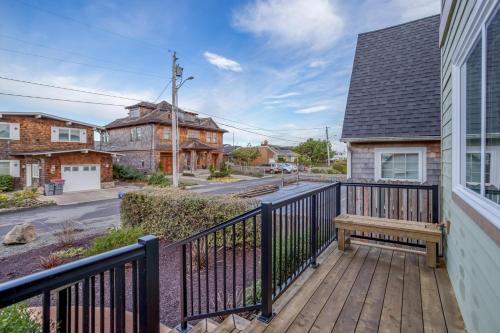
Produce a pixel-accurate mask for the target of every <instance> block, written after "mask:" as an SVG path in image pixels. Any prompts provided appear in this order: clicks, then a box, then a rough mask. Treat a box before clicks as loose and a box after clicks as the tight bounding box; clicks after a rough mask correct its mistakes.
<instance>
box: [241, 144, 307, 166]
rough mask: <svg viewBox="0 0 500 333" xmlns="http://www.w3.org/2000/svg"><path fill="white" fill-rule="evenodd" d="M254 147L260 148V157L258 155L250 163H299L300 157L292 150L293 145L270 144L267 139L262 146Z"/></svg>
mask: <svg viewBox="0 0 500 333" xmlns="http://www.w3.org/2000/svg"><path fill="white" fill-rule="evenodd" d="M254 148H257V149H259V153H260V155H259V157H257V158H256V159H255V160H253V161H252V162H251V163H250V164H251V165H254V166H258V165H263V164H270V163H278V162H280V161H284V162H289V163H297V158H298V157H299V154H297V153H296V152H294V151H292V148H291V147H282V146H276V145H270V144H268V143H267V141H264V142H263V143H261V145H260V146H258V147H254ZM238 149H245V147H241V148H238Z"/></svg>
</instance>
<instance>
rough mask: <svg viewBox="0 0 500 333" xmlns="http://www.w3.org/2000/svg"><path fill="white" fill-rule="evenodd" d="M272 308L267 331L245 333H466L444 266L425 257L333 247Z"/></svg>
mask: <svg viewBox="0 0 500 333" xmlns="http://www.w3.org/2000/svg"><path fill="white" fill-rule="evenodd" d="M318 262H319V263H320V265H319V267H317V268H316V269H313V268H309V269H308V270H306V271H305V272H304V273H303V274H302V275H301V276H300V277H299V278H297V280H296V282H295V283H294V284H293V285H291V286H290V287H289V289H288V290H287V291H286V292H285V293H284V294H283V295H282V296H281V297H280V298H279V299H277V300H276V302H275V303H274V306H273V310H274V312H275V314H276V315H275V317H274V318H273V320H272V321H271V322H270V323H269V324H268V325H267V324H265V323H263V322H261V321H258V320H254V321H253V322H252V323H251V324H250V325H249V326H248V327H247V328H246V329H245V330H244V331H243V332H266V333H268V332H269V333H270V332H465V331H466V330H465V326H464V322H463V319H462V316H461V314H460V310H459V308H458V304H457V301H456V299H455V294H454V291H453V289H452V286H451V284H450V280H449V278H448V273H447V271H446V268H445V267H444V265H443V263H441V264H440V265H438V267H437V268H435V269H432V268H429V267H427V265H426V264H425V256H423V255H421V254H416V253H414V252H412V251H395V250H392V249H388V248H384V247H376V246H367V245H362V244H361V243H357V244H353V245H352V246H351V247H350V248H349V249H347V250H346V251H345V252H342V251H339V250H338V248H337V244H336V243H333V244H332V245H331V246H330V247H329V248H328V249H327V250H325V252H324V253H323V254H322V255H321V256H320V257H319V258H318Z"/></svg>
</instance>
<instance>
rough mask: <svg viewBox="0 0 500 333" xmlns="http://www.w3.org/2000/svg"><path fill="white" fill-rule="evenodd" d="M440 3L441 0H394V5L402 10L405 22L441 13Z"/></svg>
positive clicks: (402, 17)
mask: <svg viewBox="0 0 500 333" xmlns="http://www.w3.org/2000/svg"><path fill="white" fill-rule="evenodd" d="M440 4H441V1H439V0H413V1H408V0H394V5H395V6H396V7H398V8H400V10H401V19H402V20H403V22H406V21H412V20H416V19H419V18H422V17H427V16H431V15H435V14H439V10H440V8H439V6H440Z"/></svg>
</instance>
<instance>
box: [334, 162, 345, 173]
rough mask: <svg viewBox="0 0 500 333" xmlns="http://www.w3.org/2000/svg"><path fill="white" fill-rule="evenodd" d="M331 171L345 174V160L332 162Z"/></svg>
mask: <svg viewBox="0 0 500 333" xmlns="http://www.w3.org/2000/svg"><path fill="white" fill-rule="evenodd" d="M332 169H333V170H335V171H337V173H341V174H347V160H337V161H333V163H332Z"/></svg>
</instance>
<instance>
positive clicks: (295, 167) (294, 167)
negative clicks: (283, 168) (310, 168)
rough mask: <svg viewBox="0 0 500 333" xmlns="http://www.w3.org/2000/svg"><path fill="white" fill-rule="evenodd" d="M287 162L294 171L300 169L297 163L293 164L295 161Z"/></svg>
mask: <svg viewBox="0 0 500 333" xmlns="http://www.w3.org/2000/svg"><path fill="white" fill-rule="evenodd" d="M286 164H287V165H289V166H290V167H291V168H292V171H293V172H297V171H298V170H299V168H298V167H297V165H296V164H293V163H286Z"/></svg>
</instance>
